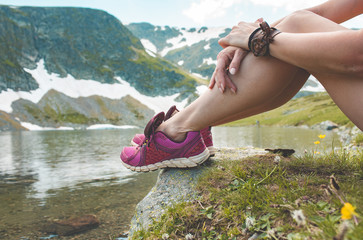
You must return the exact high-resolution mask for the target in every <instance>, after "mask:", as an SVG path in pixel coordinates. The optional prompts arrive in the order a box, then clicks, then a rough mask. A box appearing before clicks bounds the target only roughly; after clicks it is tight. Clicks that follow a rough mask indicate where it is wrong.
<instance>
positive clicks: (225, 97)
mask: <svg viewBox="0 0 363 240" xmlns="http://www.w3.org/2000/svg"><path fill="white" fill-rule="evenodd" d="M299 17H300V16H299V15H297V16H293V15H292V16H291V17H288V18H286V19H285V20H284V21H282V22H281V23H280V24H279V25H278V26H277V28H279V29H280V30H282V31H286V32H313V31H336V30H342V29H345V28H343V27H341V26H339V25H338V24H335V23H333V22H331V21H329V20H327V19H324V18H321V17H318V16H317V15H315V14H312V15H311V16H310V17H309V16H308V17H307V16H304V18H303V21H301V19H299ZM307 76H308V75H307V74H306V73H304V72H302V70H301V69H299V68H297V67H295V66H292V65H290V64H287V63H285V62H282V61H280V60H278V59H275V58H272V57H262V58H256V57H254V56H253V55H251V54H249V55H247V56H246V58H245V59H244V60H243V62H242V64H241V67H240V70H239V72H238V73H237V74H236V75H235V76H233V81H234V82H235V84H236V85H237V88H238V92H237V94H233V93H231V92H230V91H227V92H226V93H224V94H221V93H220V92H219V91H218V89H217V88H214V89H212V90H210V91H207V92H206V93H205V94H203V95H202V96H201V97H200V98H198V99H197V100H196V101H195V102H193V103H192V104H191V105H189V106H188V107H187V108H185V109H184V110H182V111H181V112H180V113H179V114H177V115H175V116H174V117H173V118H171V119H170V120H169V121H167V122H164V123H163V124H162V125H160V127H159V128H158V130H159V131H163V132H165V133H166V134H167V135H168V136H170V137H171V138H173V139H175V140H182V139H183V138H184V136H185V133H186V132H189V131H196V130H200V129H202V128H204V127H206V126H210V125H213V124H215V123H221V122H224V121H226V120H228V121H230V120H236V119H240V118H241V117H246V116H250V115H254V114H257V113H261V112H263V111H266V110H270V109H272V108H275V107H278V106H279V105H281V104H283V103H285V102H286V101H287V100H288V99H289V98H291V97H292V96H293V95H292V93H294V92H295V93H296V89H299V87H301V86H302V84H303V83H304V82H305V81H306V78H307ZM316 77H317V78H318V79H319V80H320V81H321V82H322V83H323V84H324V86H325V87H326V89H327V91H328V92H329V93H330V94H331V96H332V98H333V100H334V101H336V102H339V104H340V105H339V106H340V107H346V106H347V104H346V103H344V102H345V101H344V100H339V98H341V97H342V95H343V94H339V93H338V91H339V89H337V87H339V86H340V84H339V83H338V81H333V84H331V81H330V80H329V79H327V76H318V75H316ZM329 77H331V76H329ZM304 78H305V80H304ZM296 79H298V80H296ZM295 80H296V81H295ZM349 80H350V79H348V80H347V81H349ZM362 83H363V82H362ZM356 85H359V84H358V83H357V84H356ZM359 86H360V85H359ZM287 88H289V89H293V91H292V90H290V91H288V93H286V89H287ZM345 89H346V90H347V91H351V90H352V89H351V88H348V87H347V88H345ZM362 90H363V89H362ZM362 90H361V91H360V92H362ZM333 93H334V94H333ZM350 93H351V92H348V93H345V94H350ZM352 93H353V92H352ZM360 106H362V105H360ZM347 111H348V112H352V111H349V109H348V110H347ZM347 115H348V116H349V114H348V113H347ZM351 115H354V113H351ZM353 118H354V117H353ZM356 118H358V119H359V117H356ZM360 119H362V118H360Z"/></svg>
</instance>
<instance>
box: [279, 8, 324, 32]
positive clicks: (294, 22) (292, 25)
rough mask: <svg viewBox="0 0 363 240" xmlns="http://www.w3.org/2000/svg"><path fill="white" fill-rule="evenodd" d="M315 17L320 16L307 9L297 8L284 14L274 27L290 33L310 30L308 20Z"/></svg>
mask: <svg viewBox="0 0 363 240" xmlns="http://www.w3.org/2000/svg"><path fill="white" fill-rule="evenodd" d="M315 17H320V16H319V15H317V14H315V13H313V12H311V11H308V10H298V11H295V12H293V13H291V14H290V15H288V16H286V17H285V18H284V19H283V21H281V22H280V23H279V24H278V25H277V26H276V28H278V29H280V30H281V31H285V32H291V33H303V32H310V31H309V28H310V26H309V25H310V20H311V18H315ZM320 18H321V17H320Z"/></svg>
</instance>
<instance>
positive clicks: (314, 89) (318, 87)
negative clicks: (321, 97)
mask: <svg viewBox="0 0 363 240" xmlns="http://www.w3.org/2000/svg"><path fill="white" fill-rule="evenodd" d="M309 80H310V81H312V82H313V83H315V85H316V86H314V87H313V86H304V87H303V88H301V89H300V91H308V92H326V90H325V88H324V87H323V85H321V83H320V82H319V81H318V79H316V78H315V77H314V76H310V77H309Z"/></svg>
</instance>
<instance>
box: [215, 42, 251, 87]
mask: <svg viewBox="0 0 363 240" xmlns="http://www.w3.org/2000/svg"><path fill="white" fill-rule="evenodd" d="M247 53H248V52H247V51H245V50H243V49H241V48H238V47H232V46H229V47H226V48H225V49H223V50H222V51H221V52H220V53H219V54H218V55H217V66H216V68H215V70H214V72H213V75H212V78H211V81H210V83H209V88H210V89H212V88H213V87H214V85H216V84H217V87H218V89H219V90H220V91H221V93H224V91H225V89H226V87H227V88H229V89H231V91H232V92H233V93H236V92H237V87H236V85H235V84H234V83H233V82H232V80H231V78H230V77H229V74H228V71H229V73H230V74H232V75H234V74H235V73H236V72H238V70H239V66H240V65H241V62H242V60H243V58H244V57H245V56H246V55H247Z"/></svg>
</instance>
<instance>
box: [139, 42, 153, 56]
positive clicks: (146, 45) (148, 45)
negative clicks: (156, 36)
mask: <svg viewBox="0 0 363 240" xmlns="http://www.w3.org/2000/svg"><path fill="white" fill-rule="evenodd" d="M140 41H141V44H142V45H143V46H144V48H145V50H146V52H147V53H148V54H149V55H150V56H152V57H156V54H155V53H156V52H157V49H156V46H155V45H154V44H153V43H152V42H150V41H149V40H148V39H140Z"/></svg>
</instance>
